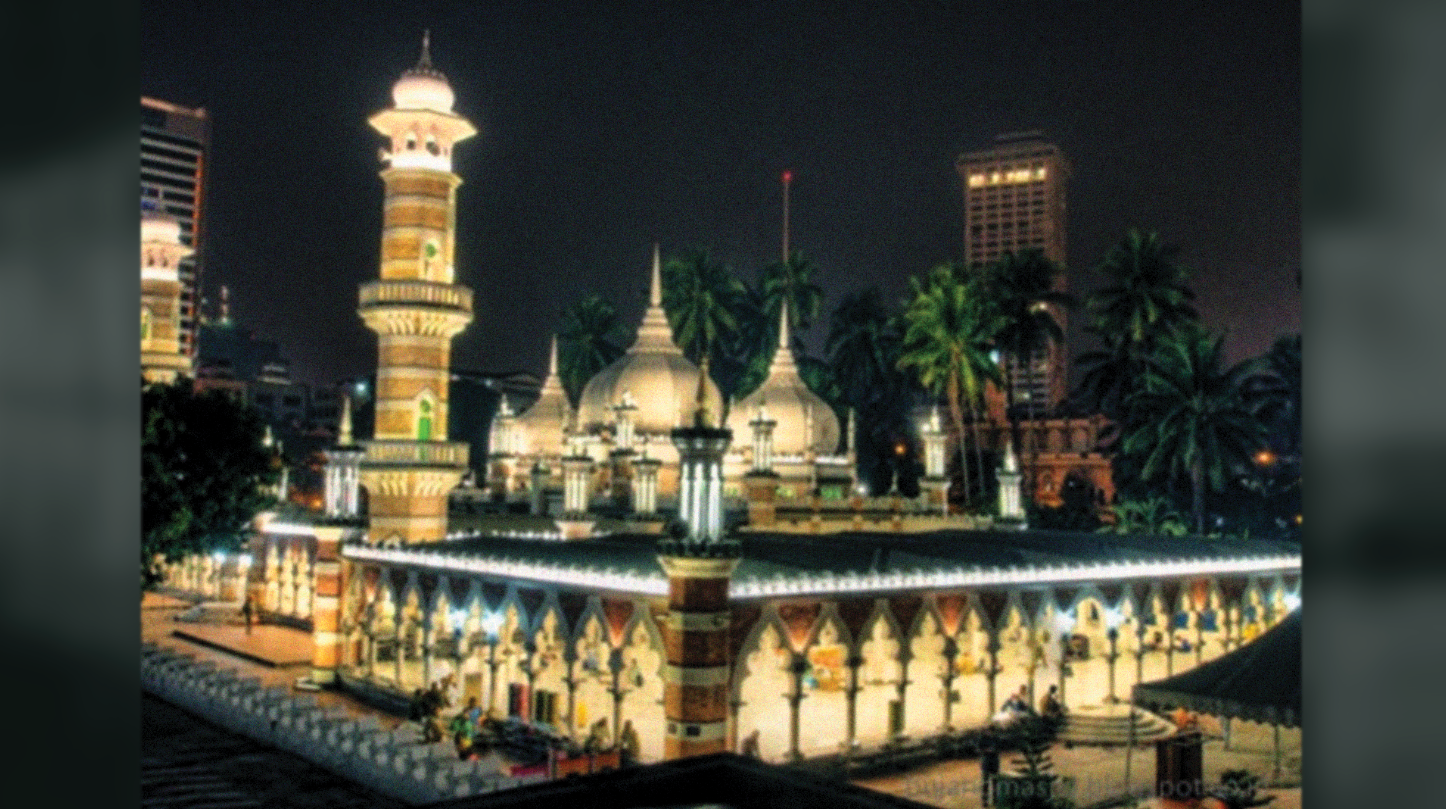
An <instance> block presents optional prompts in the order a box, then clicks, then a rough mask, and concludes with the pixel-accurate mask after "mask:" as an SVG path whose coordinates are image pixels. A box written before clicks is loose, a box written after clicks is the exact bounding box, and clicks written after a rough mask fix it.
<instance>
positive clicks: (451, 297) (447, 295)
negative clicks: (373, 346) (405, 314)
mask: <svg viewBox="0 0 1446 809" xmlns="http://www.w3.org/2000/svg"><path fill="white" fill-rule="evenodd" d="M358 302H359V303H360V305H361V306H362V307H363V308H366V307H371V306H388V305H401V306H434V307H437V308H439V309H460V310H461V311H463V312H466V313H468V314H471V312H472V290H470V289H468V288H467V287H464V286H461V285H460V284H439V283H436V282H434V281H371V282H369V283H365V284H362V285H361V291H360V294H359V301H358Z"/></svg>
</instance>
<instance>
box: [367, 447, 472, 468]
mask: <svg viewBox="0 0 1446 809" xmlns="http://www.w3.org/2000/svg"><path fill="white" fill-rule="evenodd" d="M361 445H362V447H363V448H365V450H366V456H365V458H364V459H363V461H362V463H363V464H364V465H366V466H371V467H375V466H417V467H438V466H445V467H465V466H466V465H467V458H468V450H469V449H470V447H469V446H468V445H467V444H466V443H464V442H459V441H363V442H361Z"/></svg>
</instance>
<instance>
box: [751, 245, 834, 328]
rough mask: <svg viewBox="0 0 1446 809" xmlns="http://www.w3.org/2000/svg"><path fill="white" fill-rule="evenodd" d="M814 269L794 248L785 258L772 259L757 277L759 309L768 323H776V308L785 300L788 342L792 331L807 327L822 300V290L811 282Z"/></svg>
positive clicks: (811, 263) (811, 323)
mask: <svg viewBox="0 0 1446 809" xmlns="http://www.w3.org/2000/svg"><path fill="white" fill-rule="evenodd" d="M816 271H817V268H816V267H815V266H814V264H813V262H811V261H809V260H808V259H806V258H804V257H803V253H802V252H800V251H798V250H794V251H792V252H790V253H789V255H788V261H780V262H774V263H773V264H770V265H768V266H767V267H764V268H763V274H762V276H761V277H760V278H759V287H760V290H761V291H762V293H763V300H764V307H763V311H764V312H765V313H767V314H768V316H769V317H770V318H771V321H772V322H774V323H777V322H778V313H779V308H780V307H782V305H783V302H784V301H788V325H789V329H790V333H789V339H790V341H792V339H793V334H792V333H793V331H798V330H802V329H807V328H808V327H809V326H811V325H813V319H814V318H815V317H817V316H818V311H819V307H820V305H821V304H822V302H823V290H822V289H821V288H819V286H818V284H815V283H813V277H814V274H815V272H816ZM792 344H794V343H792V342H790V345H792Z"/></svg>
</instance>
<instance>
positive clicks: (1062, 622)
mask: <svg viewBox="0 0 1446 809" xmlns="http://www.w3.org/2000/svg"><path fill="white" fill-rule="evenodd" d="M1074 625H1075V618H1074V614H1073V612H1072V611H1068V610H1060V611H1058V612H1056V613H1055V614H1054V629H1055V631H1056V632H1058V633H1059V702H1060V704H1061V705H1063V704H1064V701H1065V699H1064V682H1065V677H1067V676H1068V675H1069V640H1070V636H1071V634H1072V632H1073V630H1074Z"/></svg>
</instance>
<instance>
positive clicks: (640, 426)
mask: <svg viewBox="0 0 1446 809" xmlns="http://www.w3.org/2000/svg"><path fill="white" fill-rule="evenodd" d="M699 374H700V371H699V370H698V366H696V365H694V364H693V363H691V362H689V361H688V358H687V357H685V356H683V352H682V350H681V349H679V348H678V346H677V345H675V344H674V343H673V330H672V329H671V328H669V327H668V319H667V316H666V315H664V314H663V293H662V281H661V264H660V262H659V257H658V253H657V250H656V249H655V250H654V251H653V279H652V288H651V289H650V290H649V294H648V309H647V311H646V312H645V313H643V322H642V325H640V326H639V327H638V339H637V340H636V341H634V342H633V346H632V348H629V349H628V352H627V353H626V354H624V355H623V356H621V357H619V358H618V359H617V360H616V361H615V362H613V364H612V365H609V366H608V367H606V368H604V369H602V370H601V371H598V373H597V375H596V376H594V377H593V378H592V379H590V380H588V383H587V385H586V386H585V387H584V388H583V389H582V397H581V398H580V399H579V401H578V422H579V425H580V426H581V427H582V428H583V429H588V428H590V427H594V426H597V425H601V424H610V423H612V421H613V420H614V415H615V414H614V413H613V411H612V408H613V407H614V406H615V405H617V404H618V402H620V401H621V400H622V397H623V393H624V392H626V393H627V394H628V395H629V396H631V397H632V399H633V403H634V404H636V405H637V408H638V409H637V411H636V412H634V413H633V429H634V431H635V432H637V433H646V434H653V435H657V434H666V433H668V432H669V431H671V430H672V429H673V428H674V427H680V426H684V425H687V424H691V423H692V421H693V412H694V411H695V410H696V409H697V399H698V376H699ZM703 396H704V400H705V401H706V402H707V405H708V412H709V413H711V414H712V417H713V421H714V423H717V419H718V417H719V416H720V414H722V412H723V395H722V394H721V393H719V392H718V386H717V385H715V384H713V380H711V379H709V380H708V381H707V383H706V385H705V387H704V394H703Z"/></svg>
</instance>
